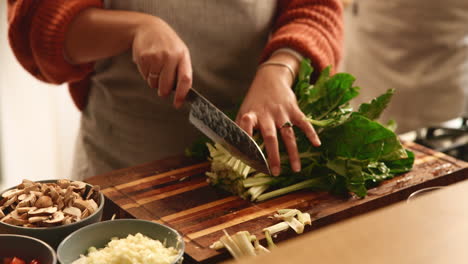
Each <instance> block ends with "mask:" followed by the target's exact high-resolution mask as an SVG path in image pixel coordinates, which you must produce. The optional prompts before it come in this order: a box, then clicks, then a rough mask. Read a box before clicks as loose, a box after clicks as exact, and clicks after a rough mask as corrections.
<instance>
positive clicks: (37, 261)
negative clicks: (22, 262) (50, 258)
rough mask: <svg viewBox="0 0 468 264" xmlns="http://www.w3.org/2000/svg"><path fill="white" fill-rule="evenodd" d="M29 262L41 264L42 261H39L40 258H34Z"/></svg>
mask: <svg viewBox="0 0 468 264" xmlns="http://www.w3.org/2000/svg"><path fill="white" fill-rule="evenodd" d="M29 264H41V263H40V262H39V260H37V259H33V260H31V262H29Z"/></svg>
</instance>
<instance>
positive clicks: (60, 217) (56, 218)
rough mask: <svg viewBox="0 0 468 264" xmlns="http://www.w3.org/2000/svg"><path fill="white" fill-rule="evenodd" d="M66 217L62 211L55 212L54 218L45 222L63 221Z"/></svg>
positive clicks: (55, 222) (56, 222)
mask: <svg viewBox="0 0 468 264" xmlns="http://www.w3.org/2000/svg"><path fill="white" fill-rule="evenodd" d="M64 218H65V215H64V214H63V213H62V212H60V211H58V212H55V213H54V214H52V219H50V220H46V221H44V223H47V224H58V223H61V222H62V221H63V219H64Z"/></svg>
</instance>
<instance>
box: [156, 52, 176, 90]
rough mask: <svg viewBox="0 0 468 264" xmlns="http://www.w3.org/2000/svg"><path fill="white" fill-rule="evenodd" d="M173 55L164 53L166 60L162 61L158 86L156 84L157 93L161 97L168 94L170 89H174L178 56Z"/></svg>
mask: <svg viewBox="0 0 468 264" xmlns="http://www.w3.org/2000/svg"><path fill="white" fill-rule="evenodd" d="M173 56H174V55H171V54H166V55H165V57H166V60H165V61H164V66H163V68H162V71H161V75H160V76H159V86H158V95H159V96H161V97H166V96H168V95H169V94H170V93H171V91H172V89H174V87H175V85H174V82H175V79H176V73H177V64H178V62H179V60H178V58H177V59H176V58H175V57H173Z"/></svg>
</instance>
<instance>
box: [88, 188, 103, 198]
mask: <svg viewBox="0 0 468 264" xmlns="http://www.w3.org/2000/svg"><path fill="white" fill-rule="evenodd" d="M100 190H101V187H100V186H99V185H94V186H93V187H92V188H91V189H90V190H89V192H88V195H86V200H89V199H91V198H93V199H94V198H96V197H95V196H96V194H98V193H99V191H100Z"/></svg>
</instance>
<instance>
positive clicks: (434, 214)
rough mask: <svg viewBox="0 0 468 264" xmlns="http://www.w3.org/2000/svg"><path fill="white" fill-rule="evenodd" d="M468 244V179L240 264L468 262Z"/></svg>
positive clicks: (297, 239) (357, 218)
mask: <svg viewBox="0 0 468 264" xmlns="http://www.w3.org/2000/svg"><path fill="white" fill-rule="evenodd" d="M467 245H468V181H466V180H465V181H463V182H461V183H458V184H455V185H452V186H449V187H447V188H445V189H443V190H439V191H435V192H433V193H430V194H427V195H425V196H423V197H421V198H419V199H416V200H414V201H413V202H411V203H406V202H401V203H398V204H396V205H393V206H390V207H386V208H384V209H380V210H377V211H374V212H371V213H368V214H366V215H363V216H358V217H355V218H352V219H349V220H346V221H343V222H341V223H338V224H335V225H331V226H329V227H326V228H323V229H321V230H318V231H316V232H312V233H310V234H305V235H303V236H301V237H298V238H296V239H294V240H291V241H288V242H285V243H283V244H281V246H280V247H279V248H277V249H276V250H274V251H273V252H272V253H271V254H268V255H264V256H259V257H256V258H251V259H245V260H243V261H239V262H236V263H239V264H250V263H252V264H253V263H269V264H275V263H278V264H279V263H281V264H283V263H320V264H335V263H336V264H338V263H340V264H341V263H347V264H362V263H379V264H394V263H398V264H406V263H408V264H410V263H411V264H414V263H427V264H439V263H440V264H447V263H468V250H467ZM291 253H293V254H291ZM227 263H234V262H227ZM227 263H226V264H227Z"/></svg>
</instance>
